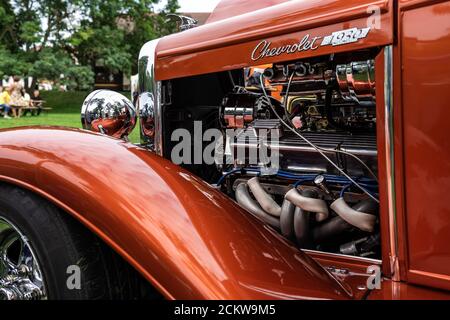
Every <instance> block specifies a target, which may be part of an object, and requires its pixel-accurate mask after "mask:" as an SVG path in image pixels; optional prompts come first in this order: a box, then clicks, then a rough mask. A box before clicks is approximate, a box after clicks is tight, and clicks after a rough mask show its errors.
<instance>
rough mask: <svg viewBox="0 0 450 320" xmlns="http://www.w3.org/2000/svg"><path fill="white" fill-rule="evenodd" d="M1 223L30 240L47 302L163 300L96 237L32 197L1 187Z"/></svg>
mask: <svg viewBox="0 0 450 320" xmlns="http://www.w3.org/2000/svg"><path fill="white" fill-rule="evenodd" d="M0 218H4V219H5V220H6V221H9V222H10V223H11V224H12V225H14V226H15V227H16V228H17V229H18V230H19V231H20V233H21V234H23V235H24V236H25V237H26V239H27V241H28V242H27V244H29V245H30V246H31V248H32V251H33V253H34V255H35V256H36V259H37V261H38V265H39V268H40V270H41V271H42V276H43V282H44V284H45V298H47V299H51V300H54V299H55V300H105V299H108V300H109V299H114V300H116V299H117V300H119V299H120V300H130V299H142V298H149V299H155V298H156V299H159V298H160V296H159V294H158V293H156V291H155V290H154V289H153V288H152V287H151V286H150V284H149V283H148V282H146V281H145V280H144V279H143V278H142V277H141V276H140V274H138V273H137V272H136V271H135V270H134V269H133V268H132V267H130V266H129V265H128V264H127V263H126V262H125V261H124V260H123V259H122V258H121V257H120V256H118V255H117V254H116V253H115V252H114V251H112V250H111V249H110V248H109V247H107V246H106V245H105V244H104V243H103V242H102V241H100V240H99V239H98V238H97V237H96V236H95V235H94V234H93V233H91V232H90V231H89V230H87V229H86V228H85V227H84V226H83V225H81V224H80V223H79V222H78V221H76V220H75V219H74V218H72V217H71V216H70V215H69V214H67V213H65V212H62V211H61V210H60V209H58V208H57V207H55V206H54V205H52V204H51V203H49V202H48V201H46V200H44V199H42V198H41V197H39V196H37V195H35V194H33V193H31V192H30V191H27V190H24V189H21V188H18V187H15V186H12V185H9V184H0ZM74 266H75V269H74ZM73 270H77V271H78V272H79V273H78V274H79V276H80V277H79V278H78V279H79V280H77V281H78V282H72V281H71V279H70V276H71V275H73V274H75V273H72V271H73ZM0 280H2V279H0ZM70 283H72V285H70ZM73 284H75V287H74V285H73ZM78 285H79V286H78Z"/></svg>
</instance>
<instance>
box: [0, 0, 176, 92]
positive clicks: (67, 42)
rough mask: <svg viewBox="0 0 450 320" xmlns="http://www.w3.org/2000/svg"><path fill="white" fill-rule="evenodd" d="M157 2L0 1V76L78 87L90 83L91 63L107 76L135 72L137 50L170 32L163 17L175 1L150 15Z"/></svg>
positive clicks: (81, 0) (174, 8)
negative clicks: (16, 76)
mask: <svg viewBox="0 0 450 320" xmlns="http://www.w3.org/2000/svg"><path fill="white" fill-rule="evenodd" d="M159 1H160V0H0V28H1V29H0V59H1V60H0V76H4V75H5V74H8V75H20V76H28V75H32V76H33V77H34V78H45V79H48V80H54V81H56V82H61V83H63V82H67V83H69V84H71V85H72V86H78V87H79V86H80V85H81V81H83V82H84V84H83V86H84V85H85V84H86V83H87V84H90V83H92V82H93V73H92V70H93V68H94V66H95V65H96V64H97V63H101V64H102V65H103V66H104V67H105V68H106V69H107V70H108V71H110V72H112V73H117V72H119V71H122V72H124V73H126V74H129V73H130V72H136V69H137V56H138V54H139V50H140V48H141V46H142V45H143V44H144V43H145V42H147V41H149V40H151V39H155V38H157V37H160V36H163V35H166V34H168V33H171V32H173V31H174V30H175V25H174V24H173V23H169V24H166V23H165V20H166V19H165V15H166V14H167V13H173V12H175V11H176V10H177V9H178V8H179V7H178V1H177V0H169V1H168V3H167V6H166V7H165V8H164V10H163V11H162V12H161V14H159V15H156V14H154V9H153V8H154V5H155V4H157V3H158V2H159ZM123 22H125V24H123ZM62 74H63V75H64V77H63V78H62V77H61V75H62ZM88 79H89V80H88ZM31 85H33V84H31Z"/></svg>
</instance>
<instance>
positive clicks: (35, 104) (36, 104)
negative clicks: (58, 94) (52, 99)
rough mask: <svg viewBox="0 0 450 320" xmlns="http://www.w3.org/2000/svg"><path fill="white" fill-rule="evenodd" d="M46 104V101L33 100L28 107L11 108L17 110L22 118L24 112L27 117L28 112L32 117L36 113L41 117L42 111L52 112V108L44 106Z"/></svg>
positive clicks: (13, 106) (14, 106) (12, 106)
mask: <svg viewBox="0 0 450 320" xmlns="http://www.w3.org/2000/svg"><path fill="white" fill-rule="evenodd" d="M45 103H46V101H45V100H31V101H30V104H29V105H28V106H25V105H21V106H16V105H11V108H14V109H16V110H17V116H18V117H19V118H20V117H21V116H22V112H24V113H23V115H26V114H27V113H28V112H30V114H31V115H34V112H35V111H36V112H37V114H36V115H39V114H40V113H41V112H42V111H43V112H46V113H48V112H49V111H51V110H52V108H50V107H45V106H44V105H45Z"/></svg>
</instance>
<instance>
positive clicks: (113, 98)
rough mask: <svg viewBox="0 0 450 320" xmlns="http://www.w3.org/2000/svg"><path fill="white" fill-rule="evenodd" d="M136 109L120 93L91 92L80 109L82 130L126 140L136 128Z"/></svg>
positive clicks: (107, 91) (106, 91) (108, 91)
mask: <svg viewBox="0 0 450 320" xmlns="http://www.w3.org/2000/svg"><path fill="white" fill-rule="evenodd" d="M136 119H137V116H136V108H135V107H134V105H133V103H132V102H131V101H130V100H129V99H127V98H126V97H125V96H123V95H121V94H120V93H117V92H114V91H110V90H97V91H94V92H92V93H91V94H90V95H89V96H87V98H86V99H85V100H84V102H83V106H82V107H81V123H82V125H83V128H84V129H87V130H91V131H94V132H100V133H103V134H106V135H108V136H112V137H115V138H119V139H126V138H127V137H128V135H129V134H130V133H131V131H133V129H134V127H135V126H136Z"/></svg>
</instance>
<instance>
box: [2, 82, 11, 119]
mask: <svg viewBox="0 0 450 320" xmlns="http://www.w3.org/2000/svg"><path fill="white" fill-rule="evenodd" d="M10 101H11V96H10V94H9V92H8V89H7V90H3V87H2V86H0V107H1V108H3V113H4V115H3V117H4V118H5V119H11V117H10V116H9V115H8V114H9V112H10V111H11V107H10V106H9V103H10Z"/></svg>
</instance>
